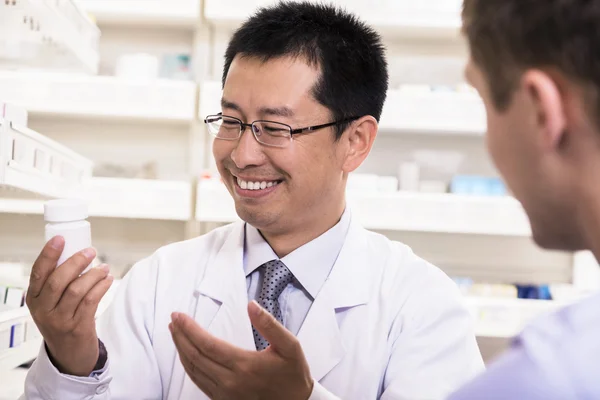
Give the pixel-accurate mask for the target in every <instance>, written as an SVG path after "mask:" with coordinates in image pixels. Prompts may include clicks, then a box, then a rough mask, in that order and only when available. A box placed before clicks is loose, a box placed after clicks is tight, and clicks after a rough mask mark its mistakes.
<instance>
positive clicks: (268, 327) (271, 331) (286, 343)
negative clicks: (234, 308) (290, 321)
mask: <svg viewBox="0 0 600 400" xmlns="http://www.w3.org/2000/svg"><path fill="white" fill-rule="evenodd" d="M248 315H249V316H250V321H251V322H252V325H253V326H254V327H255V328H256V330H257V331H258V332H259V333H260V334H261V335H262V336H263V337H264V338H265V339H267V341H268V342H269V344H270V345H271V347H272V348H273V350H274V351H276V352H277V353H279V354H281V355H282V356H284V357H286V356H290V357H291V356H294V355H296V353H297V351H298V348H299V346H300V343H299V342H298V339H296V337H295V336H294V335H293V334H292V333H291V332H290V331H288V330H287V329H285V327H284V326H283V325H281V324H280V323H279V321H277V319H275V317H273V316H272V315H271V314H270V313H269V312H267V311H266V310H265V309H264V308H262V307H261V306H260V305H259V304H258V303H257V302H256V301H251V302H250V303H249V304H248Z"/></svg>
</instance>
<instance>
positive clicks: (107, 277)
mask: <svg viewBox="0 0 600 400" xmlns="http://www.w3.org/2000/svg"><path fill="white" fill-rule="evenodd" d="M106 279H108V280H109V281H111V282H112V281H114V280H115V277H114V276H112V275H111V274H108V275H107V276H106Z"/></svg>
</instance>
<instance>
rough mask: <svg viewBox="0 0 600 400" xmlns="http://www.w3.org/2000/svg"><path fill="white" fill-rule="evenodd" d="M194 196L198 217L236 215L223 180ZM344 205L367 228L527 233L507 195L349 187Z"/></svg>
mask: <svg viewBox="0 0 600 400" xmlns="http://www.w3.org/2000/svg"><path fill="white" fill-rule="evenodd" d="M197 199H198V202H197V205H196V218H197V220H198V221H201V222H217V223H227V222H233V221H238V220H239V218H238V216H237V214H236V212H235V207H234V205H233V199H232V198H231V196H230V195H229V193H228V192H227V189H226V188H225V185H222V184H220V183H219V182H215V181H212V180H211V181H208V182H207V181H201V182H200V183H199V185H198V194H197ZM348 205H349V206H350V208H351V210H352V212H353V215H354V216H355V217H356V218H358V220H359V221H360V222H361V224H362V225H363V226H364V227H365V228H367V229H374V230H390V231H409V232H432V233H448V234H467V235H500V236H523V237H526V236H529V235H530V234H531V230H530V226H529V222H528V220H527V216H526V215H525V213H524V211H523V209H522V207H521V205H520V204H519V203H518V202H517V201H516V200H514V199H513V198H510V197H506V198H505V197H475V196H459V195H452V194H421V193H401V192H398V193H391V194H390V193H381V194H357V193H353V192H349V193H348Z"/></svg>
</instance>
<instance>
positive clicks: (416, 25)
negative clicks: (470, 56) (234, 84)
mask: <svg viewBox="0 0 600 400" xmlns="http://www.w3.org/2000/svg"><path fill="white" fill-rule="evenodd" d="M315 2H319V1H318V0H315ZM274 3H277V1H276V0H244V1H242V0H205V1H204V17H205V18H206V20H207V21H208V23H209V24H212V25H214V26H217V27H221V28H230V29H231V28H235V27H237V26H239V25H240V24H241V23H242V22H243V21H244V20H245V19H246V18H248V16H250V15H252V14H253V13H254V12H255V11H256V10H257V9H258V8H259V7H261V6H266V5H271V4H274ZM461 5H462V0H422V1H419V2H415V1H409V0H387V1H386V0H376V1H375V2H374V3H372V2H369V3H367V2H364V1H347V2H344V8H346V9H347V10H349V11H351V12H354V13H355V14H356V15H359V16H360V18H361V19H362V20H364V21H365V22H366V23H368V24H369V25H371V26H373V27H375V29H377V30H378V31H379V32H381V33H382V34H383V35H384V36H387V37H394V38H431V39H446V38H451V39H458V38H460V27H461V18H460V10H461Z"/></svg>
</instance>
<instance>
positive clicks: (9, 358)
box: [0, 280, 121, 373]
mask: <svg viewBox="0 0 600 400" xmlns="http://www.w3.org/2000/svg"><path fill="white" fill-rule="evenodd" d="M120 283H121V281H120V280H115V281H114V282H113V284H112V286H111V288H110V289H109V290H108V292H107V293H106V294H105V295H104V297H103V298H102V300H101V301H100V304H99V305H98V310H97V312H96V318H99V317H100V316H101V315H102V314H103V313H104V312H105V311H106V310H107V309H108V307H109V306H110V303H111V302H112V300H113V299H114V296H115V294H116V292H117V289H118V287H119V284H120ZM15 324H25V328H24V329H25V338H26V340H25V341H24V342H23V343H22V344H20V345H19V346H16V347H13V348H10V349H8V350H4V351H1V352H0V373H1V372H3V371H7V370H11V369H14V368H17V367H18V366H19V365H21V364H25V363H27V362H29V361H31V360H33V359H34V358H35V357H36V356H37V355H38V353H39V351H40V346H41V344H42V340H43V339H42V338H41V336H40V333H39V331H38V330H37V327H36V326H35V324H34V322H33V320H32V318H31V316H30V314H29V309H28V308H27V307H20V308H18V309H14V310H9V311H3V312H0V331H1V330H3V329H6V328H10V327H11V326H13V325H15Z"/></svg>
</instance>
